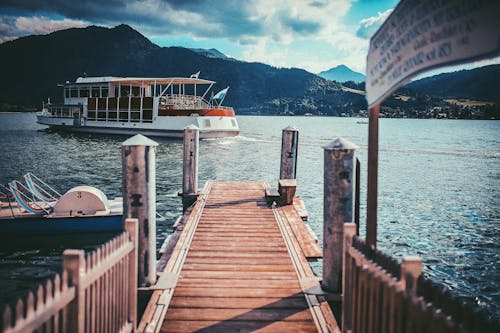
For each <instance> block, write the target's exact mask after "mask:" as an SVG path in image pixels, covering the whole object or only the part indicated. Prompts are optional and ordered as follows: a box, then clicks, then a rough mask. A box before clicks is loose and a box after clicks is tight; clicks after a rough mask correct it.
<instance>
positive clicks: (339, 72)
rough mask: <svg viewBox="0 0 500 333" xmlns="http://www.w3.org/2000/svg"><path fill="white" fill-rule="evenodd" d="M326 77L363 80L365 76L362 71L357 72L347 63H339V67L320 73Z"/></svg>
mask: <svg viewBox="0 0 500 333" xmlns="http://www.w3.org/2000/svg"><path fill="white" fill-rule="evenodd" d="M318 75H319V76H321V77H322V78H324V79H327V80H333V81H337V82H347V81H354V82H363V81H364V80H365V76H364V75H363V74H361V73H358V72H355V71H353V70H352V69H350V68H349V67H347V66H346V65H338V66H337V67H333V68H330V69H329V70H326V71H323V72H321V73H319V74H318Z"/></svg>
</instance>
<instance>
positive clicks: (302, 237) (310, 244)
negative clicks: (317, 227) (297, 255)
mask: <svg viewBox="0 0 500 333" xmlns="http://www.w3.org/2000/svg"><path fill="white" fill-rule="evenodd" d="M280 210H282V211H283V212H284V215H285V217H286V221H287V222H288V224H289V225H290V228H291V229H292V231H293V235H294V236H295V238H296V239H297V241H298V243H299V246H300V248H301V250H302V253H303V254H304V256H305V257H306V258H311V259H319V258H322V257H323V251H322V250H321V248H320V247H319V245H318V240H317V239H316V238H315V237H313V235H312V234H311V231H310V229H309V228H308V226H307V225H306V224H305V223H304V222H303V221H302V219H301V218H300V216H299V214H298V213H297V211H296V210H295V207H294V206H284V207H281V208H280Z"/></svg>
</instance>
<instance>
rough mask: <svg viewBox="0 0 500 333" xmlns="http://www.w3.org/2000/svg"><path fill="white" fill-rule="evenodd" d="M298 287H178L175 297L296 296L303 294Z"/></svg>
mask: <svg viewBox="0 0 500 333" xmlns="http://www.w3.org/2000/svg"><path fill="white" fill-rule="evenodd" d="M301 295H302V291H301V290H300V289H298V288H275V289H273V288H261V289H255V288H233V287H226V288H215V287H214V288H205V287H176V288H175V291H174V298H175V297H177V296H192V297H215V296H223V297H257V298H259V297H295V296H297V297H298V296H301Z"/></svg>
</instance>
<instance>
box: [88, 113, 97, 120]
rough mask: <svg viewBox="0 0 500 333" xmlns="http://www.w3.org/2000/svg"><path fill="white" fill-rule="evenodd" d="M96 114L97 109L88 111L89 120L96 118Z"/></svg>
mask: <svg viewBox="0 0 500 333" xmlns="http://www.w3.org/2000/svg"><path fill="white" fill-rule="evenodd" d="M95 115H96V112H95V111H89V112H87V119H88V120H95Z"/></svg>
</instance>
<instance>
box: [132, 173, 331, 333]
mask: <svg viewBox="0 0 500 333" xmlns="http://www.w3.org/2000/svg"><path fill="white" fill-rule="evenodd" d="M186 218H187V220H186V222H185V224H184V225H183V230H182V232H181V234H180V237H179V240H178V241H177V244H176V247H175V249H174V250H173V252H172V254H171V256H170V258H169V260H168V262H167V264H166V267H165V269H164V270H163V272H162V273H160V274H161V275H160V279H159V281H158V283H157V285H158V286H159V288H158V289H159V290H156V291H155V292H154V293H153V297H152V298H151V301H150V303H149V304H148V307H147V308H146V311H145V314H144V316H143V319H142V321H141V323H140V325H139V332H143V331H148V332H149V331H151V332H154V331H161V332H193V331H199V332H229V331H231V332H235V331H237V332H248V331H262V332H299V331H300V332H318V331H319V332H328V331H330V332H335V331H338V326H337V323H336V321H335V318H334V316H333V314H332V312H331V310H330V308H329V306H328V304H327V302H326V301H325V299H324V298H323V297H322V296H321V295H319V296H318V294H320V293H318V291H319V290H320V287H319V283H318V279H317V278H316V277H315V276H314V274H313V272H312V270H311V268H310V266H309V264H308V261H307V258H308V257H310V258H317V257H319V256H320V255H318V253H317V252H318V251H319V249H318V247H317V245H316V244H315V242H314V240H313V239H312V238H311V237H309V241H307V240H306V237H305V236H304V235H303V234H302V235H301V236H300V237H296V235H297V233H298V231H299V230H300V228H302V227H305V224H304V222H303V221H302V218H301V217H300V215H299V213H298V212H297V210H295V209H294V205H288V206H283V207H276V206H275V205H274V206H270V205H268V203H267V202H266V197H265V186H264V184H263V183H256V182H244V183H241V182H219V181H217V182H213V183H212V182H209V183H207V185H206V186H205V188H204V190H203V194H202V195H200V196H199V198H198V201H197V202H196V204H195V206H194V208H193V209H192V211H191V212H190V214H188V215H187V216H186ZM297 225H300V226H301V227H297ZM308 234H309V233H308Z"/></svg>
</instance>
